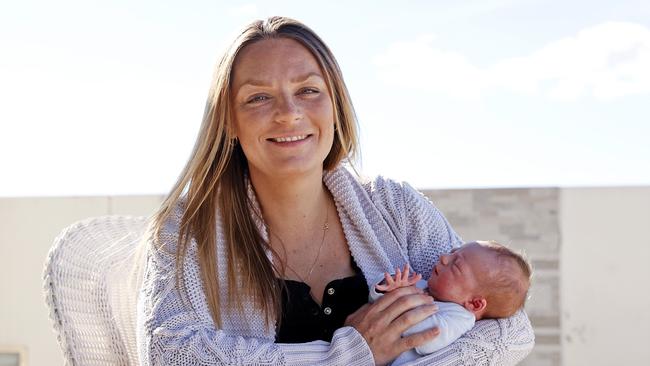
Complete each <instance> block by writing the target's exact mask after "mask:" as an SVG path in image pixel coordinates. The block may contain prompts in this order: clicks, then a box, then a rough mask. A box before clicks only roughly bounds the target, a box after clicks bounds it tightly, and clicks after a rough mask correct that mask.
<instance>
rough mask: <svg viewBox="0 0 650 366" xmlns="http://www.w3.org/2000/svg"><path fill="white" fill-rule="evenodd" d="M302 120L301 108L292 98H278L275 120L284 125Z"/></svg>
mask: <svg viewBox="0 0 650 366" xmlns="http://www.w3.org/2000/svg"><path fill="white" fill-rule="evenodd" d="M300 118H302V111H301V109H300V106H299V105H298V104H296V101H295V100H294V99H293V98H292V96H284V97H281V98H278V106H277V108H276V116H275V120H276V121H277V122H282V123H291V122H295V121H297V120H300Z"/></svg>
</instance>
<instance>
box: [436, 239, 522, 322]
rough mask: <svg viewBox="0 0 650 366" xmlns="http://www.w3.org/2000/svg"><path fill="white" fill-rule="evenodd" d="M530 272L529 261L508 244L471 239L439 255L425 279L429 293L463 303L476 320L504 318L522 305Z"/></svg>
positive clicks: (439, 297) (438, 297)
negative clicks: (469, 241) (449, 251)
mask: <svg viewBox="0 0 650 366" xmlns="http://www.w3.org/2000/svg"><path fill="white" fill-rule="evenodd" d="M531 273H532V270H531V267H530V264H529V263H528V262H527V261H526V260H525V259H524V258H523V257H522V256H521V255H520V254H517V253H515V252H513V251H512V250H510V249H508V248H507V247H505V246H503V245H501V244H498V243H496V242H494V241H489V242H486V241H479V242H472V243H467V244H465V245H463V246H462V247H460V248H458V249H455V250H453V251H452V252H451V254H446V255H442V256H441V257H440V260H439V261H438V263H437V264H436V265H435V266H434V267H433V270H432V271H431V277H429V280H428V286H429V293H430V294H431V295H432V296H433V297H434V299H436V300H438V301H448V302H455V303H457V304H460V305H462V306H464V307H465V308H466V309H467V310H469V311H471V312H472V313H474V315H475V316H476V320H479V319H484V318H504V317H508V316H510V315H512V314H514V313H515V312H516V311H517V310H519V309H520V308H521V307H523V305H524V302H525V301H526V295H527V293H528V288H529V287H530V277H531Z"/></svg>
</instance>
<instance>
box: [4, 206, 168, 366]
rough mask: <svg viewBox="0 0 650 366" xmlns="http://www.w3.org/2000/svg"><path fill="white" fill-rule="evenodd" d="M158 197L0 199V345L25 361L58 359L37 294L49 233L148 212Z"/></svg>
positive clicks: (56, 362)
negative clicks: (20, 351) (22, 352)
mask: <svg viewBox="0 0 650 366" xmlns="http://www.w3.org/2000/svg"><path fill="white" fill-rule="evenodd" d="M159 203H160V197H155V196H147V197H110V198H109V197H83V198H2V199H0V279H1V281H0V294H1V295H0V348H2V347H3V346H12V345H16V346H20V347H24V348H25V349H26V353H27V359H28V363H27V365H29V366H35V365H37V366H40V365H43V366H50V365H61V364H63V357H62V353H61V351H60V349H59V346H58V344H57V342H56V337H55V335H54V332H53V330H52V328H51V325H50V320H49V318H48V311H47V308H46V306H45V300H44V296H43V291H42V287H43V284H42V283H43V281H42V273H43V263H44V261H45V257H46V256H47V252H48V250H49V249H50V246H51V245H52V242H53V241H54V238H55V237H56V236H57V235H58V234H59V232H60V231H61V230H62V229H63V228H64V227H66V226H68V225H70V224H72V223H73V222H75V221H78V220H81V219H84V218H87V217H91V216H101V215H107V214H132V215H148V214H150V213H151V212H152V211H153V209H154V208H155V207H157V206H158V205H159Z"/></svg>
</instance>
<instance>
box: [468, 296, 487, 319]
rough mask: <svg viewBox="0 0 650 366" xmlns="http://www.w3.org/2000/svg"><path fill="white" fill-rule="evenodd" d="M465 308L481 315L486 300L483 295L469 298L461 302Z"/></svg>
mask: <svg viewBox="0 0 650 366" xmlns="http://www.w3.org/2000/svg"><path fill="white" fill-rule="evenodd" d="M463 305H464V306H465V309H467V310H469V311H471V312H472V313H474V314H476V315H479V317H480V315H483V313H484V312H485V309H486V308H487V300H486V299H485V298H484V297H475V298H473V299H471V300H467V301H465V303H464V304H463Z"/></svg>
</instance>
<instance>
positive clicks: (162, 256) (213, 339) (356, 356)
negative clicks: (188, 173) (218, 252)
mask: <svg viewBox="0 0 650 366" xmlns="http://www.w3.org/2000/svg"><path fill="white" fill-rule="evenodd" d="M195 253H196V247H195V245H190V247H189V248H188V253H187V258H192V256H193V255H195ZM192 262H193V261H192V260H190V263H187V264H186V265H188V266H192V265H195V263H192ZM175 268H176V266H175V258H174V256H173V255H171V254H169V253H166V252H164V251H161V250H154V249H149V253H148V259H147V265H146V268H145V278H144V281H143V287H142V289H141V292H140V298H139V303H138V347H139V350H138V351H139V356H140V364H142V365H224V364H228V365H369V364H372V363H373V355H372V353H371V351H370V349H369V348H368V345H367V344H366V342H365V340H364V339H363V337H362V336H361V335H360V334H359V332H357V331H356V330H355V329H354V328H352V327H344V328H341V329H339V330H337V331H336V332H335V333H334V336H333V339H332V342H331V343H328V342H323V341H317V342H311V343H304V344H275V343H273V341H272V340H269V339H265V338H264V337H263V335H262V334H260V337H259V338H253V337H242V336H235V335H232V334H229V332H226V331H224V330H221V329H216V327H215V325H214V323H213V322H212V319H211V317H210V314H209V312H208V311H206V310H205V308H204V307H202V306H197V303H199V302H200V301H198V302H197V299H200V298H201V296H204V295H203V292H202V288H201V287H200V286H201V284H200V281H198V277H196V278H187V277H186V278H185V280H186V283H185V286H186V288H187V290H188V292H189V296H188V297H185V298H182V297H181V296H180V292H179V289H178V288H177V286H176V280H175V275H174V273H175ZM242 316H243V317H244V319H243V320H245V316H246V315H245V314H244V315H242Z"/></svg>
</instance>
